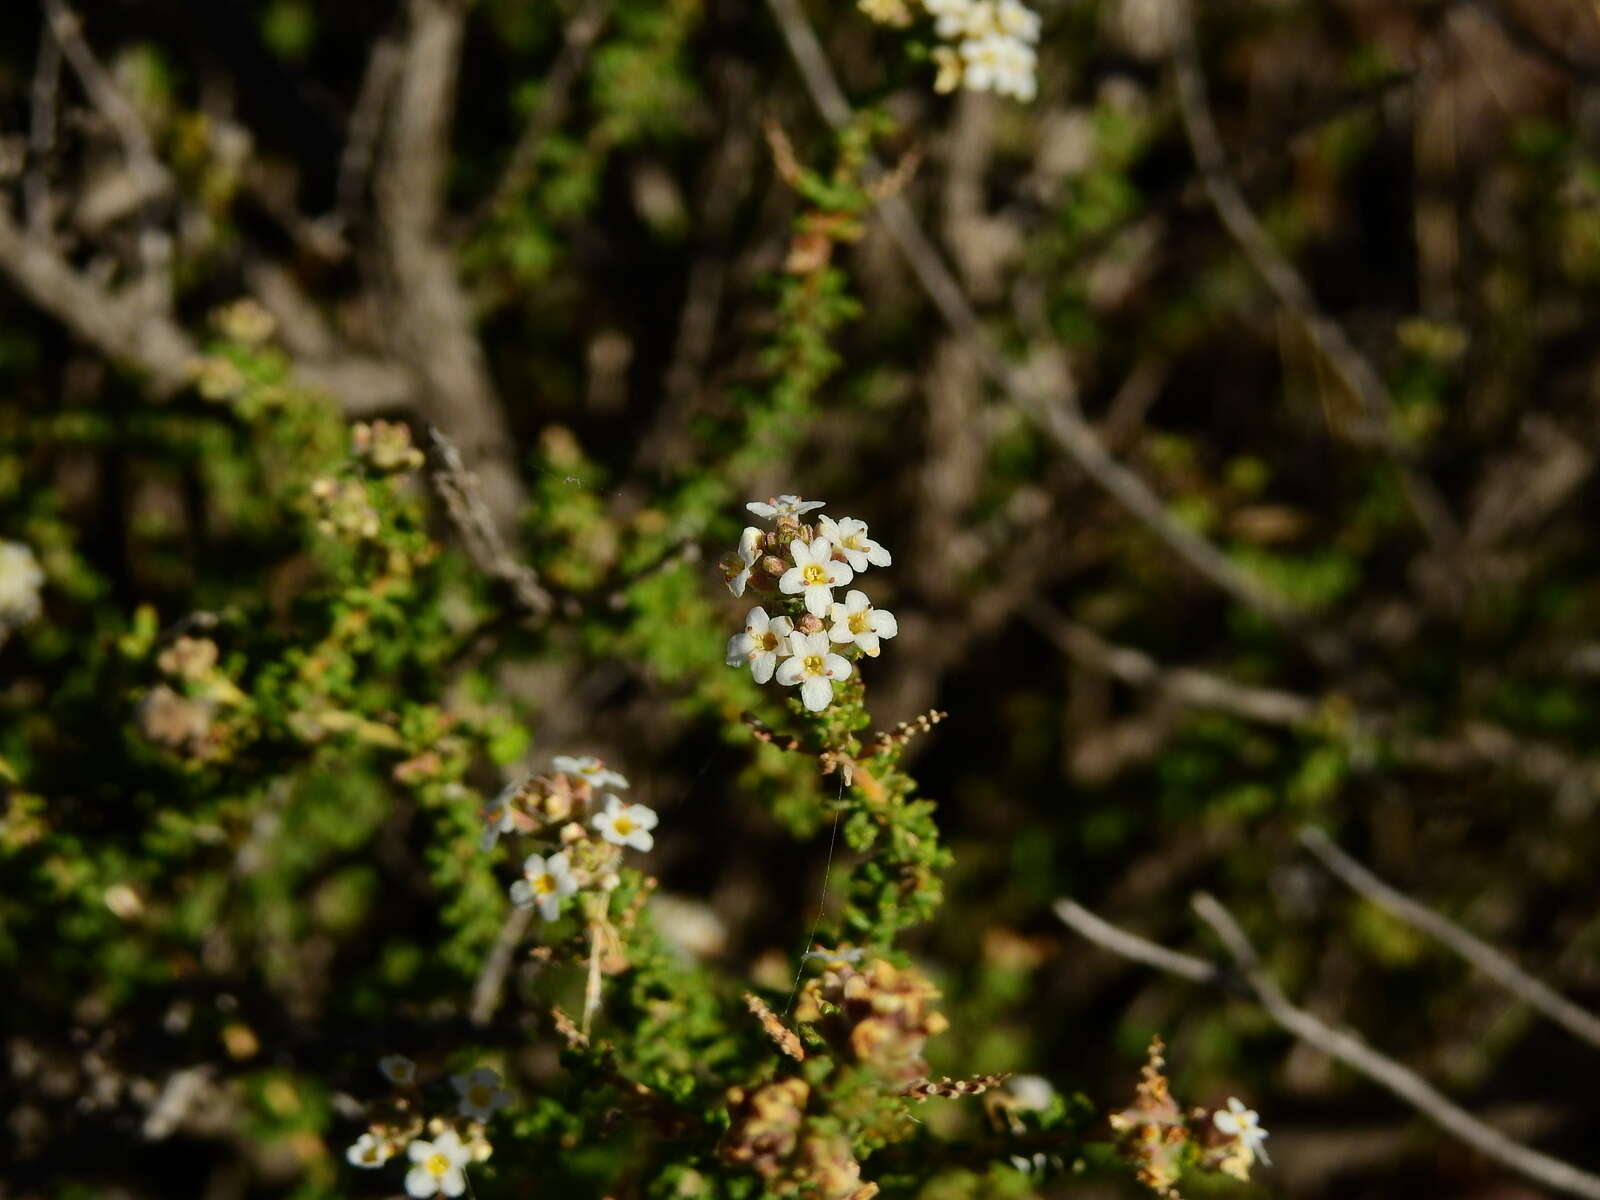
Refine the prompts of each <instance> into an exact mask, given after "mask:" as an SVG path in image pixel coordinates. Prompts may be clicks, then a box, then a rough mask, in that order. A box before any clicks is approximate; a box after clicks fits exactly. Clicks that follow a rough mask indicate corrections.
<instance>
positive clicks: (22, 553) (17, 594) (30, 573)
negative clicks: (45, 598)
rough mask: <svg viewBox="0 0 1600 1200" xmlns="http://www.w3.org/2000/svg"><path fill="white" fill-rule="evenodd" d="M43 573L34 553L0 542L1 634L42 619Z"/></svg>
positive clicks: (24, 548) (26, 547)
mask: <svg viewBox="0 0 1600 1200" xmlns="http://www.w3.org/2000/svg"><path fill="white" fill-rule="evenodd" d="M42 587H44V572H43V571H42V570H40V568H39V560H38V559H37V558H35V557H34V555H33V550H32V549H30V548H29V547H28V546H25V545H23V544H22V543H21V542H6V541H0V633H3V632H4V627H5V626H8V625H12V626H15V625H25V624H27V623H28V622H29V621H31V620H33V619H34V618H35V617H37V616H38V615H39V608H40V605H39V589H40V588H42Z"/></svg>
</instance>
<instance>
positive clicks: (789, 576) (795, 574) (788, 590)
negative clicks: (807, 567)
mask: <svg viewBox="0 0 1600 1200" xmlns="http://www.w3.org/2000/svg"><path fill="white" fill-rule="evenodd" d="M805 586H806V573H805V572H804V571H802V570H801V569H800V568H799V567H790V568H789V569H788V570H787V571H785V572H784V573H783V574H782V575H780V576H778V590H779V591H780V592H782V593H783V594H784V595H785V596H792V595H794V594H795V593H796V592H799V591H804V590H805Z"/></svg>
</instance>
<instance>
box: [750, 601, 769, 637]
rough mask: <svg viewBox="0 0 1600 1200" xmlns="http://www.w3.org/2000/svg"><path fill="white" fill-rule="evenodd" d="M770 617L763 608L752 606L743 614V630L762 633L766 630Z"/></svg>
mask: <svg viewBox="0 0 1600 1200" xmlns="http://www.w3.org/2000/svg"><path fill="white" fill-rule="evenodd" d="M769 620H770V618H769V617H768V616H767V610H766V609H764V608H760V607H756V608H752V609H751V610H750V611H749V612H747V613H745V615H744V631H745V632H746V633H752V634H762V633H765V632H766V631H767V624H768V622H769Z"/></svg>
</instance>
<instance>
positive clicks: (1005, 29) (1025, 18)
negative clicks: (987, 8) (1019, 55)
mask: <svg viewBox="0 0 1600 1200" xmlns="http://www.w3.org/2000/svg"><path fill="white" fill-rule="evenodd" d="M994 23H995V28H996V29H998V30H999V31H1000V32H1001V33H1004V34H1009V35H1010V36H1011V37H1014V38H1021V39H1022V40H1023V41H1025V42H1037V41H1038V40H1039V14H1038V13H1036V12H1034V11H1033V10H1032V9H1031V8H1029V7H1028V6H1027V5H1026V4H1023V3H1022V2H1021V0H996V3H995V6H994Z"/></svg>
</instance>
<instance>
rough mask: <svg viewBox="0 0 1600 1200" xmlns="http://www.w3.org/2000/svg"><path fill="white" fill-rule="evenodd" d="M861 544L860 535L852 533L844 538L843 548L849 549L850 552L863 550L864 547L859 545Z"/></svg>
mask: <svg viewBox="0 0 1600 1200" xmlns="http://www.w3.org/2000/svg"><path fill="white" fill-rule="evenodd" d="M861 542H862V535H861V534H859V533H852V534H851V535H850V536H849V537H847V538H845V540H844V544H845V546H846V547H847V548H849V549H851V550H865V549H866V547H865V546H863V545H862V544H861Z"/></svg>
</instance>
